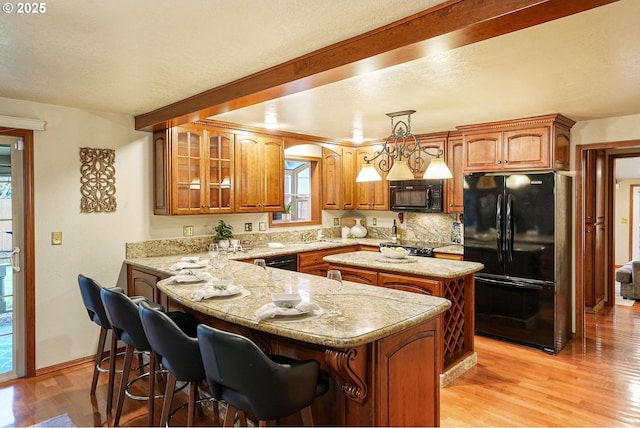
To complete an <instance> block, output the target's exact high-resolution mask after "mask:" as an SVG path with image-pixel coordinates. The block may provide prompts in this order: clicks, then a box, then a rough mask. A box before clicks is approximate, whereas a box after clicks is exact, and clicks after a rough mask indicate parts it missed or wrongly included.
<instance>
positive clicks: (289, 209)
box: [284, 201, 293, 214]
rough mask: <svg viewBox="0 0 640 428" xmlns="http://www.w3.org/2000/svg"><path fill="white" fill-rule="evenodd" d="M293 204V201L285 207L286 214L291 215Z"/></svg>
mask: <svg viewBox="0 0 640 428" xmlns="http://www.w3.org/2000/svg"><path fill="white" fill-rule="evenodd" d="M292 203H293V201H291V202H289V203H288V204H285V205H284V213H285V214H291V204H292Z"/></svg>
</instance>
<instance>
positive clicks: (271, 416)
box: [198, 324, 330, 426]
mask: <svg viewBox="0 0 640 428" xmlns="http://www.w3.org/2000/svg"><path fill="white" fill-rule="evenodd" d="M198 340H199V342H200V352H201V353H202V361H203V363H204V369H205V373H206V376H207V381H208V382H209V388H210V389H211V391H212V393H213V396H214V397H216V398H218V399H220V400H223V401H225V402H226V403H227V414H226V415H225V420H224V426H233V424H234V421H235V417H236V413H238V416H240V417H241V418H242V417H243V414H242V413H250V414H253V415H254V416H255V417H256V418H257V419H258V420H259V421H260V426H266V423H267V421H271V420H277V419H278V418H282V417H285V416H288V415H291V414H293V413H296V412H301V414H302V420H303V422H304V424H305V425H307V426H313V417H312V414H311V408H310V405H311V403H313V401H314V400H315V398H316V397H318V396H320V395H322V394H324V393H325V392H327V390H328V389H329V381H330V380H329V375H328V374H327V373H326V372H324V371H322V370H320V363H318V362H317V361H316V360H306V361H298V360H295V359H292V358H288V357H284V356H268V355H267V354H265V353H264V352H262V350H261V349H260V348H258V346H257V345H256V344H255V343H253V342H252V341H251V340H249V339H248V338H246V337H244V336H240V335H238V334H234V333H229V332H225V331H222V330H218V329H215V328H213V327H209V326H206V325H204V324H200V325H199V326H198ZM276 361H277V362H276ZM243 422H244V421H243V420H242V419H241V421H240V424H241V425H242V424H243ZM244 425H246V422H244Z"/></svg>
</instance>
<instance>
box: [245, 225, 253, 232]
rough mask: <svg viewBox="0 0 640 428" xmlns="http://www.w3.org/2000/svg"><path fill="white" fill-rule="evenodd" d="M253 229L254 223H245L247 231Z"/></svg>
mask: <svg viewBox="0 0 640 428" xmlns="http://www.w3.org/2000/svg"><path fill="white" fill-rule="evenodd" d="M252 230H253V223H245V224H244V231H245V232H251V231H252Z"/></svg>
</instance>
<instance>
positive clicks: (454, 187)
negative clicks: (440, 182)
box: [445, 135, 464, 214]
mask: <svg viewBox="0 0 640 428" xmlns="http://www.w3.org/2000/svg"><path fill="white" fill-rule="evenodd" d="M463 147H464V146H463V140H462V136H461V135H459V136H455V137H449V140H448V141H447V165H448V166H449V169H450V170H451V174H453V178H452V179H450V180H445V181H446V185H447V195H446V197H447V204H446V207H445V210H446V212H448V213H460V214H462V213H463V212H464V200H463V193H464V174H463V172H462V171H463V165H464V164H463V161H464V159H463V157H464V148H463Z"/></svg>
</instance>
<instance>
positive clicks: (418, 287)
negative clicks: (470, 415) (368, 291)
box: [324, 251, 484, 386]
mask: <svg viewBox="0 0 640 428" xmlns="http://www.w3.org/2000/svg"><path fill="white" fill-rule="evenodd" d="M324 260H325V261H326V262H329V265H330V266H329V268H330V269H338V270H340V271H341V272H342V276H343V278H345V279H348V280H350V281H355V282H360V283H365V284H369V285H372V286H380V287H384V288H393V289H398V290H404V291H410V292H413V293H418V294H427V295H432V296H439V297H444V298H446V299H448V300H449V301H451V309H449V311H447V312H446V313H445V314H444V316H443V317H442V323H443V326H442V331H443V341H444V356H443V359H442V366H441V367H440V373H441V386H446V385H448V384H449V383H451V382H452V381H453V380H455V379H456V378H457V377H459V376H460V375H461V374H462V373H464V372H465V371H467V370H469V369H470V368H471V367H473V366H475V365H476V363H477V355H476V352H475V350H474V330H475V329H474V322H475V320H474V318H475V314H474V309H475V300H474V296H475V293H474V273H475V272H477V271H479V270H481V269H482V268H483V267H484V266H483V265H482V264H481V263H474V262H463V261H454V260H444V259H436V258H430V257H415V256H409V257H406V258H402V259H392V258H387V257H385V256H383V255H382V254H381V253H372V252H368V251H355V252H350V253H342V254H334V255H330V256H326V257H325V258H324Z"/></svg>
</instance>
